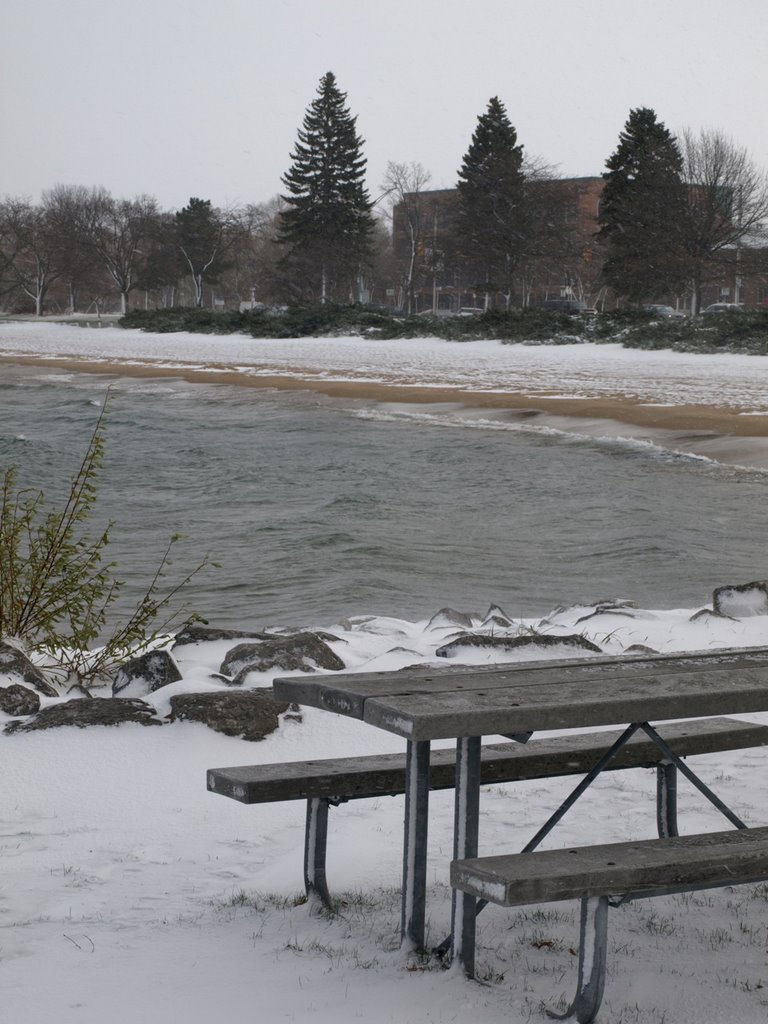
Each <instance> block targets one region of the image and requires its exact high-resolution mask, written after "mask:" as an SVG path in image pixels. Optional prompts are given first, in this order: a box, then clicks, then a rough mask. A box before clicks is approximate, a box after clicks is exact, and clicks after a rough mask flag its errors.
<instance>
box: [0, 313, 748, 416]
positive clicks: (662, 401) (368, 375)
mask: <svg viewBox="0 0 768 1024" xmlns="http://www.w3.org/2000/svg"><path fill="white" fill-rule="evenodd" d="M0 353H1V354H3V355H5V356H10V355H18V356H27V357H29V356H37V357H49V358H56V359H62V360H63V359H87V360H89V361H100V362H103V363H106V364H110V363H114V362H117V361H119V362H126V363H129V364H131V365H132V366H134V367H136V366H156V367H171V368H177V369H179V370H181V369H186V370H198V371H202V370H204V371H207V372H210V373H211V374H212V375H215V374H216V373H221V372H223V371H233V372H237V373H238V374H240V375H241V376H242V377H243V378H246V377H247V378H250V379H252V380H255V381H257V380H258V378H259V377H265V378H268V377H272V376H274V375H276V374H279V375H281V376H286V377H293V378H296V379H301V380H307V381H316V382H328V381H354V382H356V383H358V384H365V383H388V384H400V385H403V384H404V385H407V386H409V387H421V388H438V387H439V388H446V387H447V388H454V389H456V390H457V391H458V390H465V391H466V390H468V391H477V392H480V393H483V392H485V393H488V392H491V393H493V392H507V391H515V390H518V391H524V392H525V393H527V394H533V395H535V394H541V395H545V394H546V395H547V396H548V397H549V396H550V395H555V396H559V397H561V398H569V399H572V398H579V397H582V398H588V397H592V398H594V397H601V396H608V397H611V396H613V395H616V394H623V395H625V396H627V397H628V398H632V399H637V400H639V401H641V402H646V403H649V404H655V405H658V406H664V405H673V406H674V405H684V404H705V405H713V406H720V407H724V408H729V407H732V408H734V409H739V410H740V411H742V412H744V413H751V414H755V413H765V412H766V411H768V389H766V387H765V385H766V381H768V361H763V360H761V359H759V358H756V357H754V356H747V355H736V354H722V355H720V354H715V355H707V356H702V355H693V354H687V353H679V352H669V351H664V350H661V351H654V352H641V351H637V350H634V349H625V348H622V347H621V345H618V344H607V345H596V344H591V343H590V344H572V345H552V346H548V345H522V344H515V345H503V344H501V343H500V342H497V341H474V342H467V343H449V342H445V341H442V340H440V339H437V338H417V339H409V340H407V341H402V340H400V341H383V340H379V339H374V338H360V337H345V338H295V339H280V340H279V341H277V340H274V339H263V338H258V339H257V338H248V337H245V336H242V335H226V336H213V335H201V334H188V333H182V332H180V333H174V334H148V333H145V332H143V331H138V330H123V329H121V328H119V327H101V328H96V327H88V328H85V327H76V326H73V325H71V324H50V323H48V324H46V323H42V324H41V323H35V322H29V321H26V322H13V323H11V322H6V323H3V322H0Z"/></svg>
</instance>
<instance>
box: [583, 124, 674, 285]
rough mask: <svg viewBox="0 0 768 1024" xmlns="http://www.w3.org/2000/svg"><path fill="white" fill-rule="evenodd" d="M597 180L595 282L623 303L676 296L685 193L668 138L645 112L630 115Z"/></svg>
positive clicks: (664, 130) (672, 146) (659, 125)
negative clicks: (599, 257) (599, 252)
mask: <svg viewBox="0 0 768 1024" xmlns="http://www.w3.org/2000/svg"><path fill="white" fill-rule="evenodd" d="M606 167H607V168H608V170H607V171H606V173H605V174H603V179H604V180H605V186H604V188H603V196H602V203H601V207H600V225H601V227H600V231H599V232H598V237H599V238H600V239H602V240H603V241H604V242H605V244H606V258H605V262H604V264H603V278H604V279H605V282H606V284H608V285H610V287H611V288H613V289H614V291H615V292H616V293H617V295H619V296H621V297H623V298H625V299H628V300H629V301H631V302H641V301H642V300H643V299H660V298H664V297H669V296H673V295H676V294H678V293H679V292H680V291H681V290H682V288H683V286H684V284H685V280H686V276H687V274H686V257H685V238H686V218H687V190H686V186H685V184H684V182H683V178H682V167H683V161H682V157H681V154H680V151H679V149H678V146H677V142H676V141H675V138H674V137H673V136H672V135H671V134H670V133H669V131H668V130H667V128H666V127H665V126H664V124H663V123H662V122H661V121H657V120H656V113H655V111H653V110H651V109H650V108H649V107H638V108H637V109H635V110H631V111H630V114H629V119H628V120H627V123H626V124H625V126H624V130H623V131H622V133H621V134H620V136H619V145H618V148H617V149H616V152H615V153H614V154H613V155H612V156H611V157H610V158H609V159H608V160H607V161H606Z"/></svg>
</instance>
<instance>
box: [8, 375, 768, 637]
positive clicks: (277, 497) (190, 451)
mask: <svg viewBox="0 0 768 1024" xmlns="http://www.w3.org/2000/svg"><path fill="white" fill-rule="evenodd" d="M105 390H106V378H105V377H103V376H92V375H86V374H64V373H58V372H52V371H46V370H42V369H36V368H34V367H18V368H16V367H10V366H8V365H6V366H3V367H0V467H5V466H7V465H8V464H10V463H14V464H16V465H17V466H18V467H19V471H20V474H21V476H22V478H23V480H24V481H26V482H28V483H30V484H32V485H34V486H41V487H42V488H43V489H44V490H45V491H46V493H47V494H49V495H50V496H52V497H53V496H55V495H59V494H61V492H62V489H63V487H64V486H65V484H66V482H67V480H68V479H69V477H70V476H71V475H72V473H73V472H74V470H75V469H76V468H77V465H78V463H79V458H80V456H81V454H82V452H83V451H84V449H85V445H86V444H87V440H88V438H89V436H90V433H91V431H92V429H93V425H94V423H95V419H96V416H97V415H98V411H99V408H98V407H99V406H100V404H101V403H102V401H103V398H104V395H105ZM107 422H108V425H107V437H108V441H107V444H108V448H107V459H106V464H105V467H104V470H103V473H102V481H101V485H100V501H99V514H100V516H101V518H102V519H112V520H114V521H115V527H114V531H113V539H114V540H113V544H112V545H111V549H112V550H113V555H114V557H115V559H116V560H117V561H118V564H119V567H120V571H121V573H122V575H123V576H124V577H125V579H126V580H127V586H126V590H125V592H124V597H123V600H124V601H126V602H127V601H129V600H130V598H131V597H135V596H136V594H137V593H138V592H139V587H140V586H141V584H142V583H143V582H145V581H146V579H147V578H148V575H149V573H150V572H151V571H152V570H153V569H154V567H155V565H156V564H157V561H158V559H159V556H160V554H161V553H162V550H163V549H164V547H165V543H166V541H167V539H168V537H169V536H170V535H171V534H172V533H174V532H177V531H178V532H181V533H183V534H184V535H185V538H186V539H185V541H184V543H183V544H181V545H177V547H176V549H175V550H176V555H175V558H174V562H175V564H174V572H179V573H181V572H183V571H184V570H185V569H188V568H190V567H191V566H192V565H194V564H195V562H196V560H197V559H198V558H199V557H200V555H201V554H203V553H205V552H208V553H210V555H211V557H212V558H214V559H215V560H216V561H218V562H219V563H220V568H218V569H210V570H207V571H206V572H205V573H203V574H201V575H199V576H197V577H196V578H195V579H194V581H193V582H192V584H191V585H190V587H189V588H188V591H187V600H188V602H189V603H190V604H191V605H192V606H193V607H194V608H195V610H197V611H198V612H200V613H201V614H202V615H203V616H204V617H205V618H207V619H208V620H209V621H210V622H211V623H215V624H217V625H223V626H253V627H257V626H264V625H299V624H313V625H323V624H325V625H331V624H332V623H334V622H336V621H338V620H339V619H341V618H344V617H348V616H351V615H358V614H366V613H368V614H379V615H393V616H398V617H403V618H415V619H420V618H425V617H428V616H430V615H431V614H433V613H434V612H435V611H437V610H438V609H439V608H441V607H444V606H446V605H449V606H451V607H454V608H458V609H461V610H475V609H476V610H478V611H484V610H485V609H486V608H487V606H488V605H489V604H491V603H497V604H499V605H500V606H501V607H502V608H503V609H504V610H505V611H506V612H507V613H508V614H509V615H510V616H514V617H518V616H519V617H523V616H524V617H530V616H534V615H540V614H544V613H546V612H547V611H549V610H550V609H551V608H553V607H555V606H557V605H560V604H573V603H578V602H590V601H595V600H597V599H602V598H607V597H623V598H631V599H634V600H635V601H637V602H638V603H639V604H640V605H641V606H644V607H648V608H673V607H701V606H703V605H705V604H707V603H708V602H709V601H710V599H711V592H712V589H713V588H714V587H716V586H720V585H723V584H733V583H742V582H747V581H749V580H752V579H761V578H766V577H768V571H767V569H768V560H767V559H766V556H765V535H766V520H767V516H766V504H767V503H766V498H767V497H768V475H766V474H764V473H760V472H750V471H745V470H741V469H737V468H732V467H727V466H722V465H718V464H715V463H712V462H707V461H705V460H701V459H695V458H691V457H686V456H681V455H676V454H674V453H672V452H665V451H663V450H660V449H658V448H654V447H652V446H650V445H647V444H638V443H632V442H626V441H610V440H601V439H595V438H592V439H590V438H585V437H579V436H576V435H573V436H569V435H567V434H554V433H537V432H531V431H528V430H526V429H524V424H521V423H520V422H519V421H514V420H502V419H497V420H495V421H494V420H487V419H486V420H482V421H478V420H461V419H459V418H457V417H455V416H440V417H437V416H432V415H430V414H429V411H428V410H427V409H426V408H425V407H421V408H419V407H413V408H411V409H410V410H407V411H404V410H402V409H399V410H398V409H394V410H390V411H384V410H383V409H382V408H381V407H375V406H370V405H366V404H365V403H364V402H359V401H352V400H340V399H331V398H326V397H323V396H320V395H316V394H312V393H310V392H297V391H294V392H276V391H260V390H256V389H251V388H236V387H230V386H223V385H207V384H187V383H184V382H182V381H178V382H177V381H175V380H162V381H161V380H139V379H131V378H128V377H125V378H116V379H115V380H114V384H113V389H112V398H111V400H110V409H109V413H108V418H107Z"/></svg>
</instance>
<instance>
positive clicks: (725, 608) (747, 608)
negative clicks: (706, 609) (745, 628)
mask: <svg viewBox="0 0 768 1024" xmlns="http://www.w3.org/2000/svg"><path fill="white" fill-rule="evenodd" d="M712 607H713V609H714V612H715V614H716V615H730V616H731V617H732V618H736V619H746V618H749V617H751V616H752V615H768V582H766V581H765V580H755V581H754V582H752V583H742V584H741V585H740V586H735V587H718V588H717V589H716V590H715V591H714V592H713V594H712Z"/></svg>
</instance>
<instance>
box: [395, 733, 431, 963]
mask: <svg viewBox="0 0 768 1024" xmlns="http://www.w3.org/2000/svg"><path fill="white" fill-rule="evenodd" d="M429 748H430V744H429V740H420V741H412V740H409V741H408V747H407V754H406V765H405V823H404V827H403V901H402V911H401V917H400V935H401V938H402V942H403V944H404V945H408V946H410V948H411V949H414V950H420V949H423V948H424V924H425V919H426V914H425V903H426V892H427V821H428V811H429Z"/></svg>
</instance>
